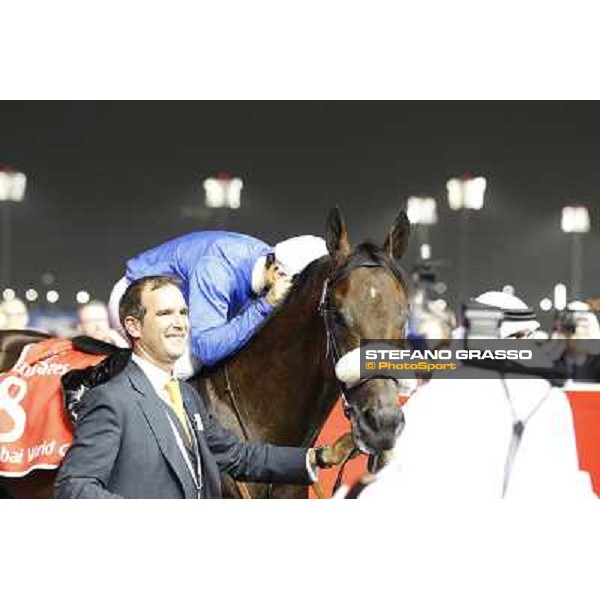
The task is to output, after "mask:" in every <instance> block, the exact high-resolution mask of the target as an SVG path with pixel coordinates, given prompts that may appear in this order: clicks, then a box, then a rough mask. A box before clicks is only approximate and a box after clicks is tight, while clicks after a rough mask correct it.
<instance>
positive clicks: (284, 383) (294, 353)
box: [225, 265, 337, 444]
mask: <svg viewBox="0 0 600 600" xmlns="http://www.w3.org/2000/svg"><path fill="white" fill-rule="evenodd" d="M320 267H321V268H320V269H319V270H318V272H317V274H316V275H315V277H313V278H311V279H310V280H307V281H305V283H304V285H303V286H302V287H301V289H298V290H295V291H294V293H293V295H292V297H290V298H289V299H288V301H287V302H286V303H285V305H284V306H283V307H282V308H281V309H280V310H279V311H278V313H277V314H276V315H274V316H273V318H272V319H271V320H270V321H269V322H268V323H266V324H265V326H264V328H263V329H262V330H261V331H260V332H259V334H258V335H257V336H256V338H255V339H254V340H253V341H252V342H251V344H250V345H249V346H248V347H247V348H245V349H244V350H243V351H242V352H241V353H240V354H239V355H238V356H236V357H235V359H233V361H231V363H230V364H229V365H228V372H229V374H230V377H231V378H232V379H235V380H236V384H237V387H238V389H239V402H240V404H241V405H243V412H245V413H246V414H247V415H251V416H252V418H253V423H251V424H250V425H251V426H254V427H255V429H256V430H258V431H260V432H263V433H264V432H268V434H269V435H263V437H264V438H265V439H268V440H269V441H271V440H272V441H281V440H285V441H286V443H294V444H299V443H312V442H313V441H314V437H316V434H317V433H318V431H319V429H320V428H321V427H322V426H323V423H324V422H325V419H326V418H327V415H328V414H329V412H330V411H331V409H332V408H333V404H334V402H335V398H336V389H337V383H336V381H335V379H334V376H333V369H332V365H331V364H329V363H328V362H327V361H328V360H330V359H329V358H328V357H327V356H326V338H325V329H324V325H323V320H322V317H321V316H320V315H319V314H318V303H319V299H320V295H321V291H322V286H323V281H324V279H325V275H326V272H327V270H328V269H327V265H320ZM225 401H227V400H225Z"/></svg>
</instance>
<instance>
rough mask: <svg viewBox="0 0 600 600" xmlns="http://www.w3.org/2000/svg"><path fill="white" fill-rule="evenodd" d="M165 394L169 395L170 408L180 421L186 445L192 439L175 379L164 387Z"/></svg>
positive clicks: (177, 382)
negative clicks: (185, 437)
mask: <svg viewBox="0 0 600 600" xmlns="http://www.w3.org/2000/svg"><path fill="white" fill-rule="evenodd" d="M165 388H166V390H167V393H168V394H169V403H170V405H171V408H172V409H173V410H174V411H175V414H176V415H177V418H178V419H179V420H180V421H181V424H182V425H183V429H184V431H185V434H186V436H187V441H188V443H190V444H191V443H192V437H191V436H190V430H189V427H188V422H187V419H186V417H185V410H184V408H183V398H182V397H181V390H180V389H179V381H177V379H171V381H169V383H167V385H166V386H165Z"/></svg>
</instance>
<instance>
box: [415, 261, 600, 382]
mask: <svg viewBox="0 0 600 600" xmlns="http://www.w3.org/2000/svg"><path fill="white" fill-rule="evenodd" d="M411 279H412V284H413V291H412V300H411V309H410V318H409V331H408V338H409V340H410V342H411V345H412V346H413V347H425V346H427V347H429V348H434V347H439V346H444V345H449V343H450V340H452V339H454V338H460V337H462V336H463V335H464V330H463V323H462V316H461V308H458V309H457V310H454V309H453V308H452V307H450V306H449V305H448V303H447V302H446V300H445V299H444V298H443V295H444V292H445V291H446V287H445V285H444V284H443V283H441V282H439V281H438V278H437V274H436V270H435V268H434V266H432V265H431V264H430V263H422V264H419V265H417V266H416V267H415V268H414V269H413V271H412V273H411ZM490 293H491V294H498V295H499V294H500V292H490ZM504 293H506V292H504ZM509 293H510V292H509ZM515 298H516V297H515ZM517 302H520V300H519V301H517ZM525 306H526V304H523V307H525ZM598 308H599V307H598V306H597V305H596V304H595V303H594V301H593V300H591V301H589V302H583V301H579V300H578V301H572V302H570V303H569V304H567V306H566V307H565V309H563V310H555V312H554V314H553V316H552V322H551V325H550V328H549V331H546V330H544V329H542V328H541V326H540V324H539V323H537V328H536V329H535V330H533V331H532V334H531V335H532V337H533V338H534V339H538V340H551V343H547V344H546V347H548V348H549V352H550V358H551V359H552V360H553V362H554V363H555V365H556V366H557V367H558V368H559V369H560V371H561V372H564V373H565V376H566V377H567V378H569V379H573V380H577V381H587V382H600V322H599V320H598ZM530 310H531V311H532V313H534V311H533V308H531V307H530Z"/></svg>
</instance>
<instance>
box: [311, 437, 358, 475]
mask: <svg viewBox="0 0 600 600" xmlns="http://www.w3.org/2000/svg"><path fill="white" fill-rule="evenodd" d="M354 448H355V446H354V440H353V438H352V433H351V432H348V433H345V434H344V435H342V436H341V437H340V438H338V439H337V441H336V442H335V443H334V444H333V446H319V447H317V448H314V449H313V450H312V452H313V453H314V464H315V465H316V466H317V467H319V468H321V469H330V468H331V467H335V466H337V465H339V464H341V463H343V462H344V461H345V460H346V459H347V458H348V457H349V456H350V454H351V453H352V451H353V450H354Z"/></svg>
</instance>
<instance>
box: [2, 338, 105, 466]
mask: <svg viewBox="0 0 600 600" xmlns="http://www.w3.org/2000/svg"><path fill="white" fill-rule="evenodd" d="M104 358H105V355H97V354H96V355H94V354H87V353H85V352H82V351H80V350H77V349H75V348H74V347H73V342H72V341H71V340H65V339H57V338H49V339H47V340H43V341H41V342H37V343H34V344H29V345H27V346H25V347H24V348H23V350H22V352H21V355H20V357H19V359H18V360H17V362H16V363H15V365H14V366H13V367H12V368H11V369H10V370H9V371H7V372H5V373H2V374H0V476H5V477H23V476H25V475H27V474H28V473H30V472H31V471H33V470H34V469H57V468H58V467H59V465H60V462H61V460H62V459H63V457H64V455H65V453H66V451H67V449H68V448H69V446H70V444H71V442H72V440H73V435H72V426H71V421H70V419H69V417H68V415H67V412H66V410H65V406H64V401H63V393H62V388H61V377H62V375H64V374H65V373H67V372H68V371H71V370H72V369H82V368H85V367H89V366H92V365H95V364H97V363H99V362H100V361H101V360H102V359H104Z"/></svg>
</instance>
